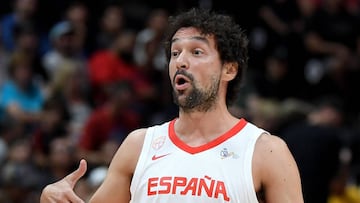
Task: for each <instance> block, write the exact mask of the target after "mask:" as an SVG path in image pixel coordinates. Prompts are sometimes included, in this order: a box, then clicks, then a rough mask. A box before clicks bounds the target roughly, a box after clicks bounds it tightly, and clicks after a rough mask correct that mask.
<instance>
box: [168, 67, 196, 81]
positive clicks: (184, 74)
mask: <svg viewBox="0 0 360 203" xmlns="http://www.w3.org/2000/svg"><path fill="white" fill-rule="evenodd" d="M177 75H183V76H185V77H187V78H189V79H190V81H191V82H193V81H194V76H193V75H191V74H190V73H188V72H186V71H185V70H183V69H179V70H177V71H176V72H175V75H174V77H173V82H175V78H176V76H177Z"/></svg>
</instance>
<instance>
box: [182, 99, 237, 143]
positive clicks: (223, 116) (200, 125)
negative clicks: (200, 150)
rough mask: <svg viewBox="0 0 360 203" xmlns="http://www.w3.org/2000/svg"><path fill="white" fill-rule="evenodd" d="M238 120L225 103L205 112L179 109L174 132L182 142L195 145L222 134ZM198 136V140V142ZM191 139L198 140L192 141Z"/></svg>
mask: <svg viewBox="0 0 360 203" xmlns="http://www.w3.org/2000/svg"><path fill="white" fill-rule="evenodd" d="M238 121H239V119H238V118H236V117H234V116H233V115H231V113H230V112H229V111H228V109H227V107H226V105H225V104H224V105H221V106H216V107H215V108H212V109H211V111H206V112H189V113H188V112H184V111H181V110H180V113H179V119H178V120H177V121H176V123H175V132H176V134H177V135H178V136H179V138H180V139H182V140H183V141H184V142H186V143H195V144H194V145H197V144H202V143H203V142H207V141H210V140H213V139H215V138H217V137H218V136H220V135H222V134H224V133H225V132H227V131H228V130H230V129H231V128H232V127H233V126H234V125H235V124H236V123H237V122H238ZM199 138H200V142H198V141H199ZM189 140H190V141H189ZM193 140H198V141H195V142H193Z"/></svg>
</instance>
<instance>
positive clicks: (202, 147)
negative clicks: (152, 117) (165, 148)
mask: <svg viewBox="0 0 360 203" xmlns="http://www.w3.org/2000/svg"><path fill="white" fill-rule="evenodd" d="M175 121H176V119H173V120H172V121H171V122H170V125H169V137H170V140H171V141H172V142H173V143H174V144H175V145H176V146H177V147H179V148H180V149H182V150H184V151H186V152H188V153H190V154H196V153H200V152H203V151H205V150H207V149H210V148H213V147H215V146H217V145H219V144H221V143H223V142H224V141H226V140H227V139H229V138H231V137H232V136H234V135H236V134H237V133H238V132H240V131H241V130H242V129H243V128H244V127H245V125H246V124H247V121H246V120H245V119H243V118H241V119H240V120H239V122H238V123H237V124H236V125H235V126H234V127H232V128H231V129H230V130H229V131H227V132H225V133H224V134H223V135H221V136H219V137H218V138H216V139H214V140H212V141H210V142H208V143H206V144H203V145H200V146H198V147H191V146H189V145H187V144H186V143H184V142H183V141H182V140H180V139H179V137H178V136H177V135H176V133H175Z"/></svg>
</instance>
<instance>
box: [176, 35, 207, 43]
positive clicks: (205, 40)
mask: <svg viewBox="0 0 360 203" xmlns="http://www.w3.org/2000/svg"><path fill="white" fill-rule="evenodd" d="M189 39H191V40H196V41H202V42H205V43H206V44H209V40H208V39H207V38H206V37H203V36H193V37H190V38H189ZM179 40H180V38H174V39H172V40H171V43H174V42H176V41H179Z"/></svg>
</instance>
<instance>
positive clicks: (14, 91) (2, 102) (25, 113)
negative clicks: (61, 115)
mask: <svg viewBox="0 0 360 203" xmlns="http://www.w3.org/2000/svg"><path fill="white" fill-rule="evenodd" d="M32 62H33V61H32V59H31V58H29V56H27V55H24V54H14V55H13V56H12V58H11V61H10V64H9V76H10V78H9V80H8V81H7V82H5V83H4V85H3V87H2V89H1V91H0V109H1V110H2V111H3V113H4V114H3V115H2V119H6V118H7V119H13V120H15V121H16V122H18V123H20V124H24V125H25V126H27V127H28V130H31V129H33V127H34V126H35V125H36V124H37V123H38V122H39V119H40V114H41V110H42V107H43V102H44V95H43V93H42V92H41V88H40V86H39V85H38V84H37V83H35V82H34V80H33V67H32Z"/></svg>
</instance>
